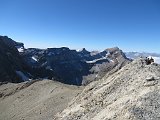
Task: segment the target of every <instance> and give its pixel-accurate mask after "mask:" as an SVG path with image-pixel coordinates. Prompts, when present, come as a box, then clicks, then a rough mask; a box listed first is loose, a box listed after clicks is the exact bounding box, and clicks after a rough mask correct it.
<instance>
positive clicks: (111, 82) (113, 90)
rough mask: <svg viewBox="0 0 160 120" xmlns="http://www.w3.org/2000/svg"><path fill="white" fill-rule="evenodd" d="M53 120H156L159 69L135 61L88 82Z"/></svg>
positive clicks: (158, 115)
mask: <svg viewBox="0 0 160 120" xmlns="http://www.w3.org/2000/svg"><path fill="white" fill-rule="evenodd" d="M55 119H56V120H78V119H80V120H160V65H157V64H151V65H146V64H145V60H144V59H136V60H135V61H133V62H131V63H130V64H128V65H126V66H124V67H123V68H122V69H121V70H119V71H118V72H116V73H114V74H113V75H110V76H109V75H108V74H106V76H105V77H103V78H102V79H101V80H99V81H95V82H92V83H91V84H89V85H88V86H86V88H85V89H84V90H83V92H82V93H81V94H80V95H78V96H77V97H76V98H75V99H74V100H72V102H71V103H70V104H69V105H68V107H67V108H66V109H65V110H64V111H63V112H60V113H58V114H57V115H56V116H55Z"/></svg>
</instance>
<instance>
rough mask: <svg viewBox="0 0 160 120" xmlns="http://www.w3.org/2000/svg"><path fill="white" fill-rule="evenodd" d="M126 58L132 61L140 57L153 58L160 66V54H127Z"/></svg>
mask: <svg viewBox="0 0 160 120" xmlns="http://www.w3.org/2000/svg"><path fill="white" fill-rule="evenodd" d="M125 54H126V56H127V57H128V58H130V59H135V58H138V57H152V58H153V59H154V60H155V62H156V63H159V64H160V54H158V53H147V52H125Z"/></svg>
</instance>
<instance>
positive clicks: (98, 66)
mask: <svg viewBox="0 0 160 120" xmlns="http://www.w3.org/2000/svg"><path fill="white" fill-rule="evenodd" d="M0 52H1V54H0V65H1V66H2V67H1V68H0V73H1V74H0V77H1V78H0V81H1V82H5V81H9V82H22V81H27V80H29V79H44V78H45V79H46V78H47V79H52V80H56V81H60V82H62V83H66V84H73V85H87V84H88V83H90V82H92V81H95V80H98V79H100V78H102V77H103V76H104V75H105V74H106V73H108V74H113V73H114V72H116V71H117V70H119V69H121V68H122V67H123V66H124V65H126V64H128V63H129V62H130V60H129V59H127V58H126V56H125V54H124V53H123V52H122V51H121V50H120V49H119V48H117V47H115V48H109V49H106V50H104V51H102V52H95V51H93V52H89V51H87V50H86V49H82V50H79V51H76V50H70V49H69V48H66V47H62V48H48V49H37V48H28V49H25V48H24V45H23V43H18V42H15V41H13V40H12V39H10V38H8V37H7V36H0Z"/></svg>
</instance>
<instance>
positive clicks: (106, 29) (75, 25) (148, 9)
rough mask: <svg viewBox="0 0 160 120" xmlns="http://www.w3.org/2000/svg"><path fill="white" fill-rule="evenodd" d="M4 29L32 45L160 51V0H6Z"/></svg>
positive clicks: (0, 7)
mask: <svg viewBox="0 0 160 120" xmlns="http://www.w3.org/2000/svg"><path fill="white" fill-rule="evenodd" d="M0 35H7V36H9V37H10V38H12V39H14V40H16V41H20V42H23V43H24V44H25V46H26V47H38V48H47V47H60V46H67V47H70V48H72V49H80V48H83V47H85V48H87V49H88V50H103V49H105V48H108V47H114V46H118V47H119V48H121V49H122V50H124V51H147V52H148V51H149V52H157V53H160V0H0Z"/></svg>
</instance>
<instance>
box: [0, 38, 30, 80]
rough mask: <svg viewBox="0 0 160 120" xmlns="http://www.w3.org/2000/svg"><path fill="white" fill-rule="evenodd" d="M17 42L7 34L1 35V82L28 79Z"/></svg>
mask: <svg viewBox="0 0 160 120" xmlns="http://www.w3.org/2000/svg"><path fill="white" fill-rule="evenodd" d="M20 45H23V44H22V43H17V42H15V41H13V40H11V39H10V38H8V37H6V36H4V37H3V36H0V82H5V81H8V82H22V81H25V80H28V77H26V75H25V72H26V71H25V69H27V68H26V66H25V63H24V62H23V60H22V58H21V56H20V55H19V52H18V50H17V48H16V46H20Z"/></svg>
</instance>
